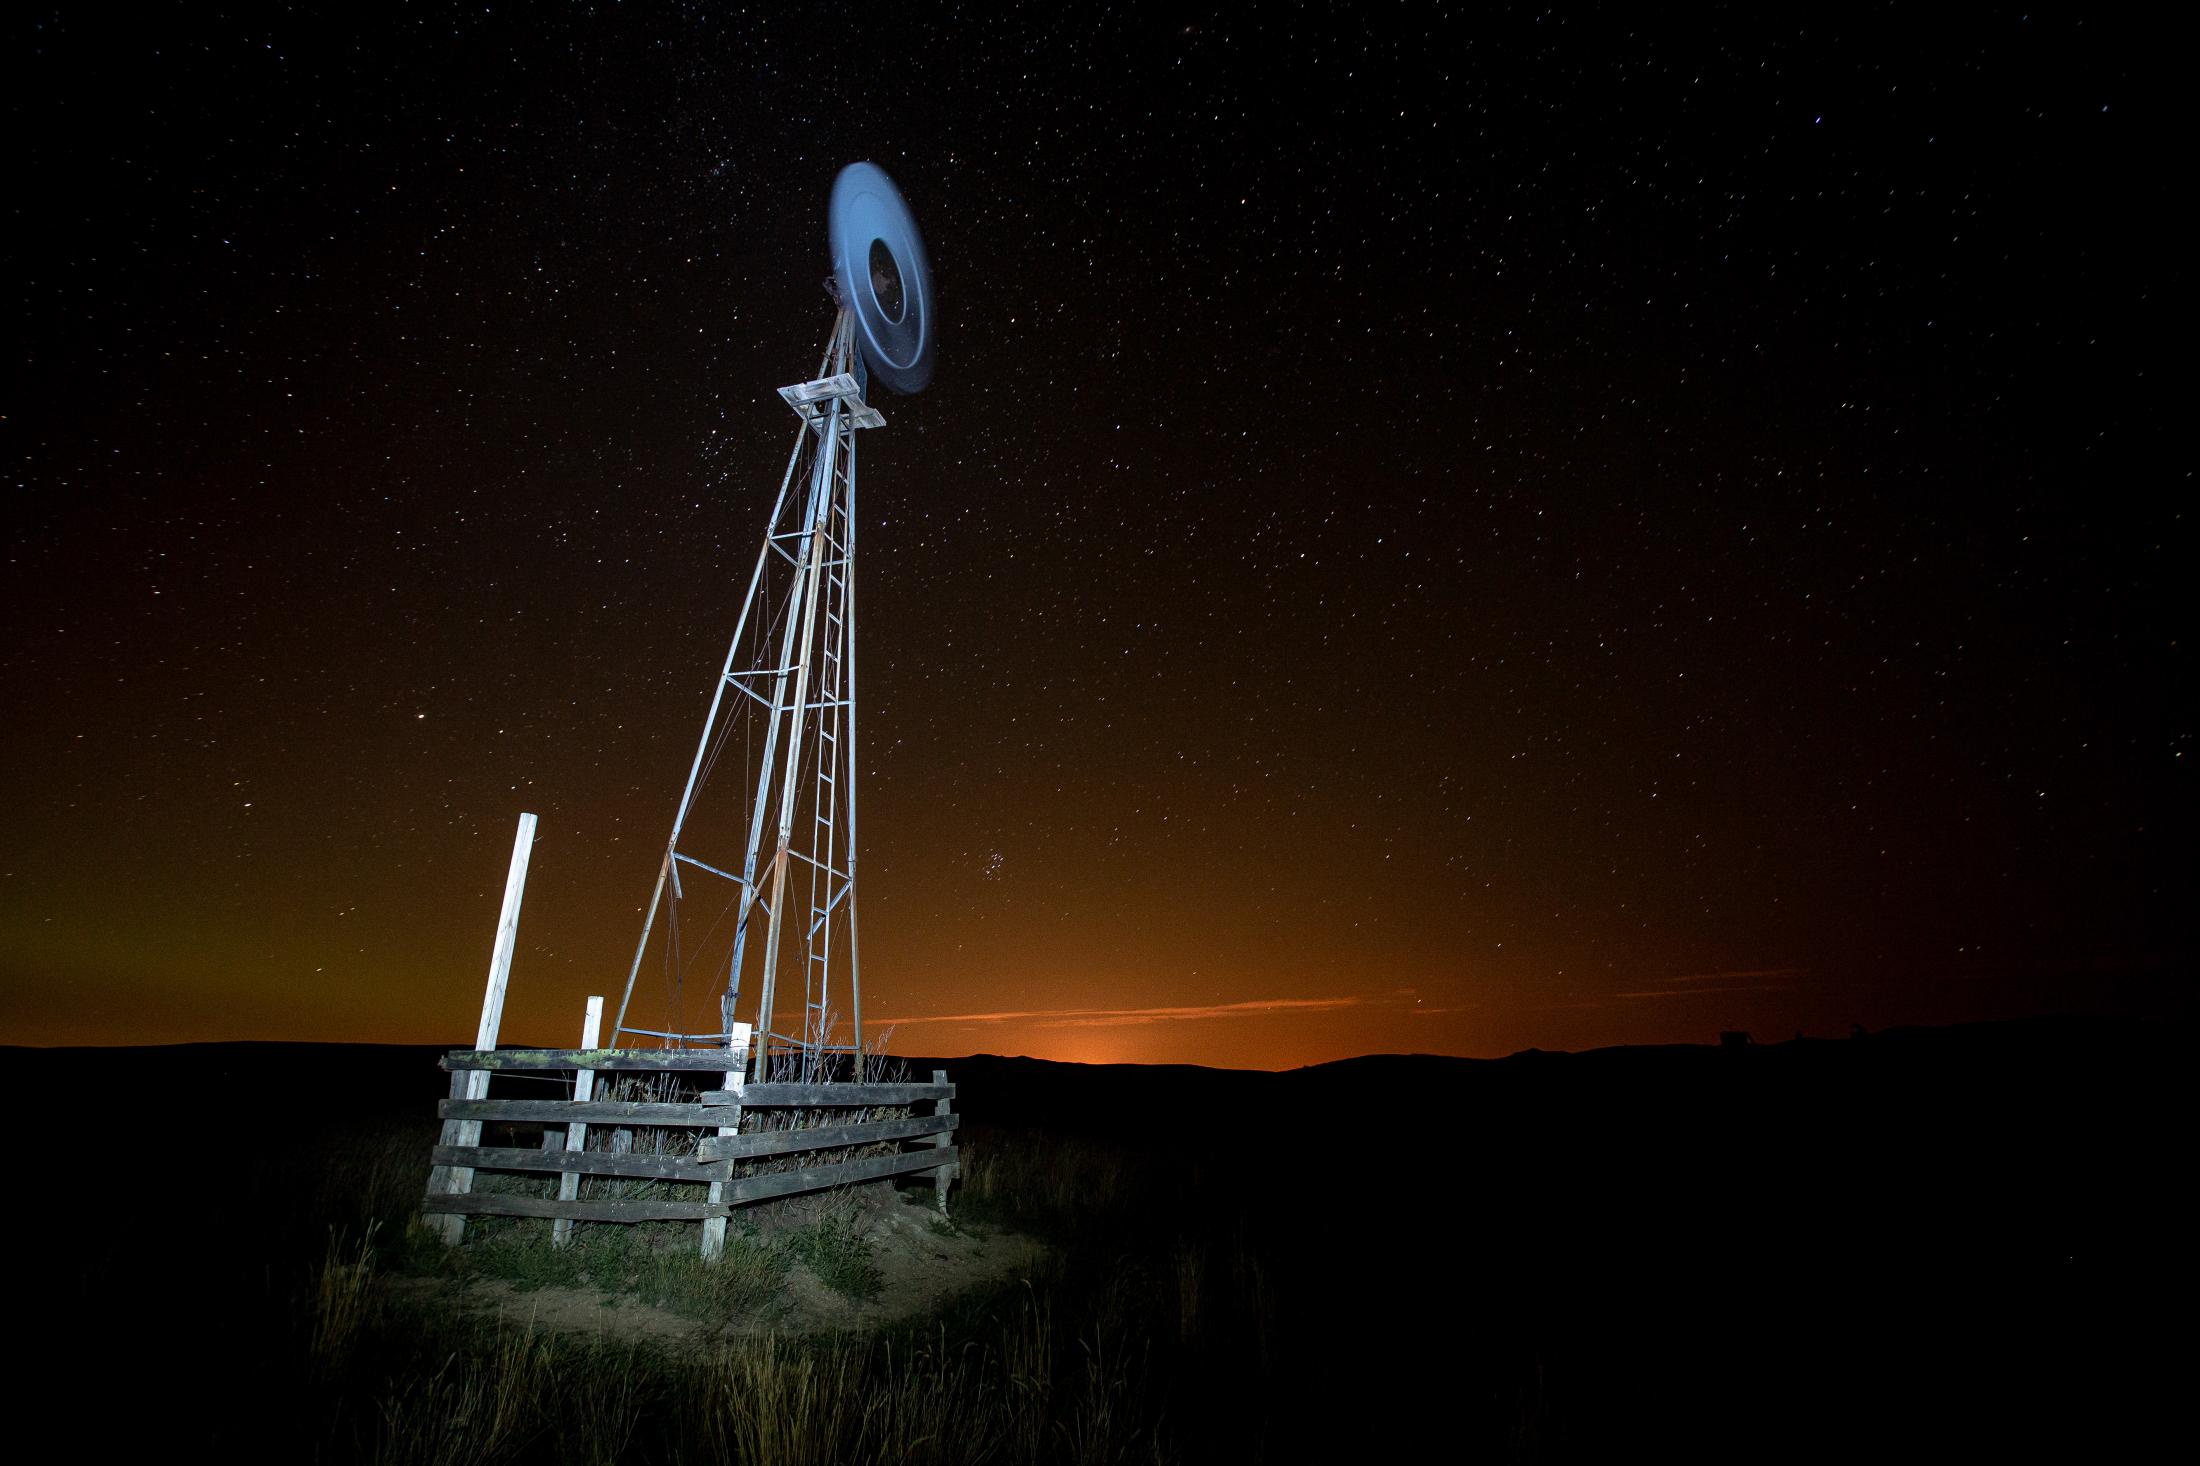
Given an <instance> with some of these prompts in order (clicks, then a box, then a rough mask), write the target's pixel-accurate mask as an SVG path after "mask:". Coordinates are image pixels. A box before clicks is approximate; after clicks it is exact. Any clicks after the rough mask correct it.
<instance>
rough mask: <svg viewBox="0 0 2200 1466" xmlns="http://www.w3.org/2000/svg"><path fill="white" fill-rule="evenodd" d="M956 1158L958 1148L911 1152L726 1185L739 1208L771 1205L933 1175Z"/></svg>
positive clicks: (745, 1177) (782, 1172)
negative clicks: (915, 1174)
mask: <svg viewBox="0 0 2200 1466" xmlns="http://www.w3.org/2000/svg"><path fill="white" fill-rule="evenodd" d="M955 1155H956V1152H955V1149H954V1147H952V1146H950V1147H948V1148H947V1149H945V1150H911V1151H904V1152H902V1153H901V1154H900V1155H882V1156H872V1157H870V1158H869V1159H867V1160H860V1161H843V1162H841V1163H840V1164H839V1165H837V1166H805V1167H804V1168H803V1169H801V1170H799V1171H778V1172H775V1173H773V1174H772V1175H769V1176H743V1177H741V1178H740V1179H739V1180H737V1181H729V1182H727V1183H726V1196H727V1199H728V1200H730V1201H732V1202H734V1203H735V1204H737V1205H738V1204H741V1203H744V1202H751V1201H768V1200H770V1199H771V1198H772V1197H775V1196H793V1195H796V1194H797V1193H799V1192H804V1191H822V1190H824V1189H825V1188H826V1187H828V1186H847V1185H851V1184H853V1183H854V1182H857V1181H876V1180H878V1179H879V1178H881V1177H883V1176H899V1175H902V1174H904V1173H906V1172H909V1171H929V1170H933V1169H936V1168H937V1167H939V1166H941V1165H943V1164H944V1165H953V1164H954V1163H955Z"/></svg>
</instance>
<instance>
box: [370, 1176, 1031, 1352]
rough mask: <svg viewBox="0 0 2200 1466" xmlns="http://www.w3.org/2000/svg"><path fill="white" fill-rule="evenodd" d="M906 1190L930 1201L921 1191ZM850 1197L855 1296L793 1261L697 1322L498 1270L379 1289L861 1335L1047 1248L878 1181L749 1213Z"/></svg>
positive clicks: (554, 1317) (656, 1336)
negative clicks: (777, 1284)
mask: <svg viewBox="0 0 2200 1466" xmlns="http://www.w3.org/2000/svg"><path fill="white" fill-rule="evenodd" d="M916 1195H918V1196H922V1197H926V1198H929V1196H930V1192H929V1191H921V1192H918V1193H916ZM851 1203H852V1205H853V1206H854V1208H855V1212H856V1216H857V1228H858V1231H859V1232H860V1234H861V1235H862V1236H863V1238H864V1239H865V1240H866V1242H867V1243H868V1244H869V1247H870V1254H871V1260H872V1261H873V1262H874V1263H875V1264H876V1265H877V1267H878V1270H879V1274H880V1286H879V1290H878V1292H877V1293H876V1294H874V1295H873V1296H871V1297H870V1298H867V1299H863V1300H861V1301H858V1300H856V1299H853V1298H850V1297H848V1296H847V1295H846V1294H843V1293H839V1292H836V1291H835V1290H833V1289H832V1288H829V1287H827V1286H826V1285H825V1284H824V1283H823V1282H820V1281H819V1280H818V1278H817V1277H816V1275H815V1274H813V1273H812V1272H811V1271H810V1270H809V1268H808V1267H806V1266H805V1265H804V1264H803V1263H802V1262H801V1261H800V1260H799V1259H796V1260H795V1261H794V1262H793V1263H792V1265H791V1266H790V1268H789V1269H788V1273H787V1279H786V1283H785V1286H784V1287H782V1288H781V1289H780V1292H779V1295H778V1297H777V1298H776V1299H774V1300H773V1301H772V1302H771V1303H770V1304H768V1305H766V1306H765V1307H763V1308H760V1309H757V1310H755V1311H754V1312H752V1313H750V1314H748V1315H746V1316H744V1317H741V1318H738V1319H732V1320H708V1321H706V1320H704V1319H699V1318H695V1317H692V1316H690V1315H688V1314H685V1313H682V1312H680V1311H678V1310H676V1309H674V1308H671V1307H667V1306H664V1305H653V1304H649V1303H645V1302H642V1301H641V1300H639V1299H637V1298H634V1297H632V1296H631V1295H624V1296H622V1295H620V1294H618V1293H613V1292H607V1291H605V1290H603V1289H600V1288H592V1287H584V1288H564V1287H541V1288H521V1287H519V1286H518V1285H516V1284H513V1283H510V1282H506V1281H504V1280H501V1279H472V1280H454V1279H445V1278H417V1277H413V1278H392V1279H389V1280H388V1281H387V1282H386V1283H385V1285H384V1286H385V1287H386V1289H387V1290H388V1294H389V1296H390V1298H391V1299H392V1301H400V1302H410V1303H416V1304H420V1303H429V1302H434V1303H437V1304H440V1305H443V1306H447V1307H456V1308H458V1309H459V1310H461V1311H463V1312H466V1313H470V1314H476V1315H488V1316H501V1317H503V1318H505V1319H508V1320H511V1321H513V1322H515V1323H530V1324H535V1325H539V1326H541V1327H543V1328H548V1329H553V1330H556V1331H559V1332H561V1333H575V1334H591V1335H597V1336H602V1337H609V1338H617V1339H621V1340H629V1341H635V1342H655V1343H663V1344H683V1343H689V1342H694V1341H699V1340H704V1339H710V1338H718V1337H727V1336H731V1337H744V1336H752V1335H756V1334H763V1333H773V1332H793V1333H832V1332H853V1333H860V1332H865V1331H868V1330H871V1329H876V1328H880V1327H883V1326H885V1325H887V1324H891V1323H894V1322H897V1321H899V1320H901V1319H906V1318H909V1317H912V1316H916V1315H921V1314H924V1313H928V1312H930V1311H932V1310H934V1309H936V1308H938V1307H939V1306H940V1305H941V1304H943V1303H945V1302H946V1301H947V1300H948V1299H950V1298H952V1297H954V1296H955V1295H957V1294H959V1293H961V1292H963V1291H965V1290H967V1289H970V1288H973V1287H977V1286H979V1285H981V1284H984V1283H990V1282H994V1281H997V1280H999V1279H1003V1278H1010V1277H1016V1276H1020V1275H1023V1274H1026V1273H1028V1272H1029V1271H1030V1270H1031V1269H1032V1268H1034V1267H1035V1266H1037V1264H1038V1262H1039V1261H1040V1258H1041V1257H1042V1255H1043V1254H1044V1251H1045V1249H1044V1246H1043V1245H1042V1244H1041V1243H1039V1242H1037V1241H1035V1240H1033V1239H1032V1238H1029V1237H1026V1236H1022V1235H1020V1234H1018V1233H1015V1232H1010V1231H1006V1230H1003V1229H1000V1228H994V1227H978V1226H969V1225H956V1226H954V1227H952V1228H946V1229H942V1228H939V1227H936V1226H935V1225H934V1222H935V1220H936V1219H937V1218H938V1216H939V1213H938V1212H937V1211H935V1210H934V1209H933V1208H932V1207H931V1206H930V1205H915V1204H912V1202H911V1201H909V1200H906V1199H904V1198H903V1196H901V1195H899V1194H897V1193H896V1192H895V1191H894V1189H893V1188H892V1187H891V1186H887V1185H880V1186H867V1187H862V1188H859V1189H858V1190H856V1191H855V1192H853V1193H841V1194H840V1196H839V1197H837V1198H830V1199H828V1198H797V1199H794V1200H791V1201H787V1202H782V1203H778V1204H776V1205H772V1206H767V1207H759V1208H757V1209H756V1212H755V1213H754V1214H753V1220H754V1222H755V1224H756V1225H757V1227H758V1230H759V1231H760V1232H761V1234H762V1235H763V1237H764V1238H765V1239H766V1240H771V1239H773V1238H774V1237H776V1236H778V1235H781V1234H784V1233H786V1232H789V1231H793V1230H797V1229H799V1228H801V1227H803V1226H806V1225H808V1224H810V1223H811V1222H813V1221H814V1220H815V1219H816V1216H817V1214H818V1210H819V1208H820V1207H822V1206H830V1205H849V1204H851Z"/></svg>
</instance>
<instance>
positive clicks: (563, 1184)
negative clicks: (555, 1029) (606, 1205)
mask: <svg viewBox="0 0 2200 1466" xmlns="http://www.w3.org/2000/svg"><path fill="white" fill-rule="evenodd" d="M601 1042H603V999H602V998H600V997H591V998H589V1000H588V1006H587V1007H585V1008H583V1009H582V1010H581V1047H582V1048H584V1049H592V1048H594V1047H596V1045H597V1044H599V1043H601ZM595 1097H596V1071H595V1070H593V1069H582V1070H580V1071H578V1072H577V1073H575V1074H574V1076H573V1098H574V1099H576V1100H578V1101H579V1102H580V1103H582V1104H587V1103H588V1102H589V1101H590V1100H592V1099H594V1098H595ZM556 1134H557V1131H556V1130H553V1129H545V1130H544V1131H543V1139H544V1140H545V1141H548V1140H549V1139H550V1137H552V1136H554V1135H556ZM587 1145H588V1123H587V1122H586V1121H585V1120H575V1121H573V1122H572V1123H571V1124H569V1125H567V1126H566V1127H565V1147H564V1148H565V1149H567V1150H575V1151H577V1150H584V1149H586V1148H587ZM580 1195H581V1173H580V1172H579V1171H566V1172H564V1173H563V1174H561V1175H560V1176H559V1177H558V1200H560V1201H578V1200H580ZM550 1245H551V1246H552V1247H570V1246H572V1245H573V1219H572V1218H571V1217H559V1218H558V1220H557V1221H556V1223H555V1224H553V1225H552V1226H551V1228H550Z"/></svg>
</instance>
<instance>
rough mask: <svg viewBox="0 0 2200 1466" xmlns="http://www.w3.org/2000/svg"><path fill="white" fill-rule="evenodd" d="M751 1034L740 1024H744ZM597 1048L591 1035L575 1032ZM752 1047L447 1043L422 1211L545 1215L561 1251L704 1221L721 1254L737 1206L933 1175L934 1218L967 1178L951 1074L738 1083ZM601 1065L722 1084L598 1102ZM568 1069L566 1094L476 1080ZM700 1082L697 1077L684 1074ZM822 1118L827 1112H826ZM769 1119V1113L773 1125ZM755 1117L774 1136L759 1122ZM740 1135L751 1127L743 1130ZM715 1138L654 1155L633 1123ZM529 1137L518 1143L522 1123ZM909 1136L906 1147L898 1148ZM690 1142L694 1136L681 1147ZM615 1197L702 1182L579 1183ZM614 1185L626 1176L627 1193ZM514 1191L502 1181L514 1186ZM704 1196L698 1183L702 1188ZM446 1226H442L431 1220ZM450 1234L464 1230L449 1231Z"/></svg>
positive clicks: (711, 1252) (706, 1240) (451, 1221)
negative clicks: (492, 1093) (883, 1112)
mask: <svg viewBox="0 0 2200 1466" xmlns="http://www.w3.org/2000/svg"><path fill="white" fill-rule="evenodd" d="M742 1027H743V1028H744V1029H745V1028H746V1025H742ZM583 1037H584V1039H588V1040H593V1038H594V1037H595V1031H594V1030H593V1029H591V1030H590V1031H589V1032H588V1033H586V1034H584V1035H583ZM746 1057H747V1054H746V1048H745V1046H744V1047H741V1048H731V1049H602V1048H578V1049H498V1050H467V1049H462V1050H456V1051H453V1052H451V1053H449V1054H446V1055H444V1056H443V1058H442V1059H441V1060H440V1061H439V1063H440V1064H441V1066H442V1068H443V1069H445V1070H446V1071H448V1072H449V1073H450V1075H451V1094H452V1097H451V1098H449V1099H446V1100H443V1101H441V1102H440V1103H439V1104H438V1105H437V1108H436V1113H437V1116H438V1117H439V1118H440V1119H441V1120H442V1121H443V1122H444V1124H443V1139H442V1143H440V1144H438V1145H437V1146H436V1147H435V1148H434V1150H433V1151H432V1152H431V1154H430V1157H429V1164H430V1166H431V1167H432V1169H431V1170H430V1173H429V1184H428V1194H427V1196H426V1197H425V1198H424V1199H423V1201H422V1203H421V1210H422V1212H423V1213H425V1214H427V1215H429V1216H432V1217H441V1218H446V1219H448V1222H447V1225H448V1226H449V1227H450V1228H453V1229H457V1228H462V1227H463V1226H464V1220H463V1219H464V1218H466V1217H475V1216H503V1217H546V1218H550V1219H552V1220H554V1221H555V1222H556V1223H557V1227H556V1229H555V1240H556V1241H557V1242H558V1244H559V1245H564V1244H565V1243H566V1242H568V1241H569V1240H570V1239H571V1236H572V1227H573V1225H574V1224H575V1223H577V1222H607V1223H618V1224H622V1225H624V1224H632V1223H636V1222H657V1221H674V1222H691V1221H692V1222H701V1223H703V1226H704V1231H703V1251H704V1254H705V1255H706V1256H716V1255H717V1249H718V1248H719V1247H720V1246H722V1244H723V1238H724V1235H725V1233H724V1228H725V1219H726V1218H727V1217H728V1216H729V1215H730V1214H731V1213H732V1212H733V1211H735V1210H736V1209H737V1208H739V1207H742V1206H745V1205H750V1204H752V1203H755V1202H760V1201H769V1200H772V1199H774V1198H777V1197H783V1196H794V1195H798V1194H801V1193H803V1192H809V1191H822V1190H827V1189H829V1188H832V1187H835V1186H849V1185H855V1184H858V1183H861V1182H866V1181H879V1180H885V1179H888V1178H890V1177H894V1176H904V1175H923V1174H929V1175H930V1177H931V1180H932V1185H933V1187H934V1190H935V1192H936V1199H937V1201H938V1204H939V1206H940V1209H941V1211H942V1212H944V1211H945V1210H946V1209H947V1192H948V1187H949V1185H950V1184H951V1182H952V1181H953V1180H954V1178H955V1177H956V1176H957V1175H958V1174H959V1173H960V1170H961V1164H960V1160H961V1157H960V1153H959V1152H958V1151H957V1150H956V1148H955V1145H954V1139H955V1131H956V1130H957V1129H958V1128H959V1127H960V1125H961V1118H960V1117H959V1116H957V1115H955V1114H954V1113H953V1100H954V1097H955V1086H954V1085H952V1084H950V1083H948V1082H947V1074H946V1072H945V1071H944V1070H934V1071H933V1073H932V1080H931V1082H930V1083H891V1084H887V1083H873V1084H852V1083H851V1084H830V1083H827V1084H807V1083H804V1084H796V1083H759V1084H743V1083H741V1081H740V1074H741V1072H742V1070H743V1068H744V1067H745V1063H746ZM605 1072H624V1073H630V1074H640V1075H645V1076H646V1075H656V1076H660V1077H659V1078H657V1079H654V1080H651V1081H650V1089H651V1090H662V1089H663V1088H664V1087H665V1086H666V1085H667V1084H673V1085H680V1084H682V1083H683V1081H682V1080H681V1079H678V1078H674V1077H672V1076H690V1075H692V1076H696V1077H698V1078H702V1079H703V1082H704V1083H706V1084H710V1083H712V1081H713V1080H715V1081H716V1083H717V1084H728V1083H730V1084H731V1085H732V1086H733V1087H731V1088H718V1087H716V1085H715V1084H714V1085H713V1087H710V1088H706V1089H700V1090H693V1091H690V1092H689V1093H688V1095H687V1097H685V1098H682V1097H679V1096H680V1094H681V1091H680V1089H677V1088H676V1089H674V1090H673V1091H672V1093H671V1094H668V1095H661V1096H660V1097H657V1098H652V1099H643V1100H616V1099H598V1098H595V1097H594V1095H595V1093H596V1092H597V1090H596V1089H595V1086H594V1084H593V1083H591V1082H590V1081H591V1080H592V1078H593V1076H595V1075H597V1074H600V1073H605ZM546 1073H549V1074H561V1075H567V1076H570V1077H571V1080H572V1082H573V1095H574V1097H572V1098H568V1099H490V1098H485V1097H483V1096H484V1094H485V1091H484V1089H483V1087H482V1086H483V1085H484V1084H485V1083H486V1082H487V1080H488V1078H489V1077H490V1076H492V1075H496V1074H528V1075H542V1074H546ZM684 1083H686V1084H692V1083H694V1080H693V1079H687V1080H685V1081H684ZM920 1106H921V1107H926V1108H929V1109H930V1111H931V1113H930V1114H921V1113H920V1114H913V1115H908V1116H907V1117H906V1118H887V1119H871V1118H866V1117H864V1116H861V1115H854V1116H848V1117H846V1118H845V1119H844V1120H833V1119H832V1118H831V1116H830V1114H829V1112H830V1111H833V1110H842V1111H846V1110H865V1109H873V1110H876V1109H888V1110H891V1109H908V1108H916V1107H920ZM820 1112H827V1113H820ZM768 1116H776V1117H778V1118H777V1119H772V1120H768V1119H767V1118H766V1117H768ZM760 1123H763V1124H769V1125H773V1126H775V1128H757V1127H758V1125H759V1124H760ZM485 1125H493V1126H501V1127H504V1131H500V1135H505V1134H506V1132H508V1131H509V1130H510V1129H512V1128H515V1127H526V1128H534V1127H539V1129H540V1132H541V1136H542V1141H541V1144H540V1145H537V1146H525V1145H516V1144H509V1143H507V1144H500V1145H489V1144H484V1143H482V1142H483V1134H482V1130H483V1126H485ZM590 1126H597V1127H605V1128H606V1129H607V1131H608V1134H607V1136H599V1137H596V1138H595V1144H596V1147H597V1148H595V1149H589V1148H588V1142H589V1139H590V1137H589V1135H588V1131H589V1127H590ZM744 1126H747V1127H748V1128H747V1129H746V1133H744ZM654 1129H663V1130H670V1131H674V1132H678V1131H691V1132H692V1131H704V1132H709V1133H706V1134H703V1135H701V1136H699V1137H697V1138H696V1139H695V1140H694V1141H693V1142H692V1144H693V1149H692V1152H689V1153H685V1154H681V1153H674V1154H660V1153H653V1152H651V1151H649V1150H646V1149H643V1150H637V1149H636V1148H635V1146H634V1133H635V1131H637V1130H654ZM520 1138H522V1139H524V1138H525V1136H524V1129H523V1133H522V1136H521V1137H520ZM903 1142H916V1145H915V1148H913V1149H908V1150H904V1149H901V1148H900V1147H901V1145H902V1143H903ZM675 1144H676V1145H679V1146H686V1145H687V1144H689V1142H686V1141H678V1142H675ZM879 1147H893V1149H891V1150H887V1151H884V1152H883V1153H876V1154H871V1155H857V1156H851V1155H846V1154H843V1155H841V1156H839V1157H837V1158H835V1157H830V1156H822V1157H821V1158H820V1159H818V1160H817V1161H816V1162H815V1163H810V1162H809V1161H808V1160H807V1159H805V1160H804V1161H803V1162H802V1163H801V1164H797V1165H793V1166H783V1168H781V1169H776V1170H772V1169H767V1170H762V1171H755V1170H750V1171H746V1172H744V1171H743V1169H742V1168H743V1167H751V1166H754V1165H756V1164H757V1163H766V1164H769V1163H772V1162H775V1161H783V1158H787V1157H803V1158H807V1157H809V1156H811V1155H813V1154H816V1153H824V1152H834V1151H839V1152H849V1151H854V1150H859V1149H873V1150H876V1149H877V1148H879ZM476 1172H498V1173H508V1174H513V1175H518V1176H538V1177H557V1178H558V1186H557V1190H558V1194H557V1195H555V1196H539V1195H525V1194H520V1193H516V1192H510V1191H503V1190H477V1189H475V1185H474V1176H475V1173H476ZM584 1179H586V1180H590V1181H595V1182H598V1183H609V1184H611V1185H613V1186H614V1187H615V1188H616V1189H629V1188H631V1187H634V1186H642V1187H647V1186H648V1184H649V1183H652V1182H665V1183H671V1184H674V1185H682V1186H694V1187H697V1188H699V1190H698V1194H697V1196H696V1197H695V1198H694V1199H684V1198H679V1197H646V1196H645V1197H625V1198H621V1197H583V1196H581V1195H579V1194H578V1193H579V1189H580V1185H581V1183H582V1182H583V1180H584ZM619 1183H626V1184H625V1186H620V1184H619ZM507 1184H509V1183H507ZM705 1188H707V1189H705ZM439 1225H444V1223H439ZM444 1235H445V1236H446V1238H449V1239H453V1240H455V1239H456V1238H457V1237H458V1236H461V1235H462V1233H461V1232H458V1231H455V1230H454V1231H446V1232H445V1233H444Z"/></svg>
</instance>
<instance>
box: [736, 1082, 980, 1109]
mask: <svg viewBox="0 0 2200 1466" xmlns="http://www.w3.org/2000/svg"><path fill="white" fill-rule="evenodd" d="M954 1097H955V1086H954V1085H952V1084H751V1085H750V1086H749V1087H748V1088H747V1089H746V1090H743V1091H742V1093H741V1095H740V1096H738V1097H737V1096H736V1095H735V1094H734V1093H733V1091H731V1090H716V1089H706V1090H704V1091H703V1093H702V1095H701V1096H700V1098H701V1099H702V1102H703V1103H704V1104H706V1105H732V1104H738V1105H743V1106H746V1107H747V1108H749V1109H752V1110H756V1109H767V1110H777V1109H788V1108H793V1107H797V1106H801V1107H809V1106H815V1107H817V1108H820V1109H823V1108H829V1107H831V1106H834V1105H913V1104H916V1103H917V1102H918V1101H920V1100H943V1099H953V1098H954Z"/></svg>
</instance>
